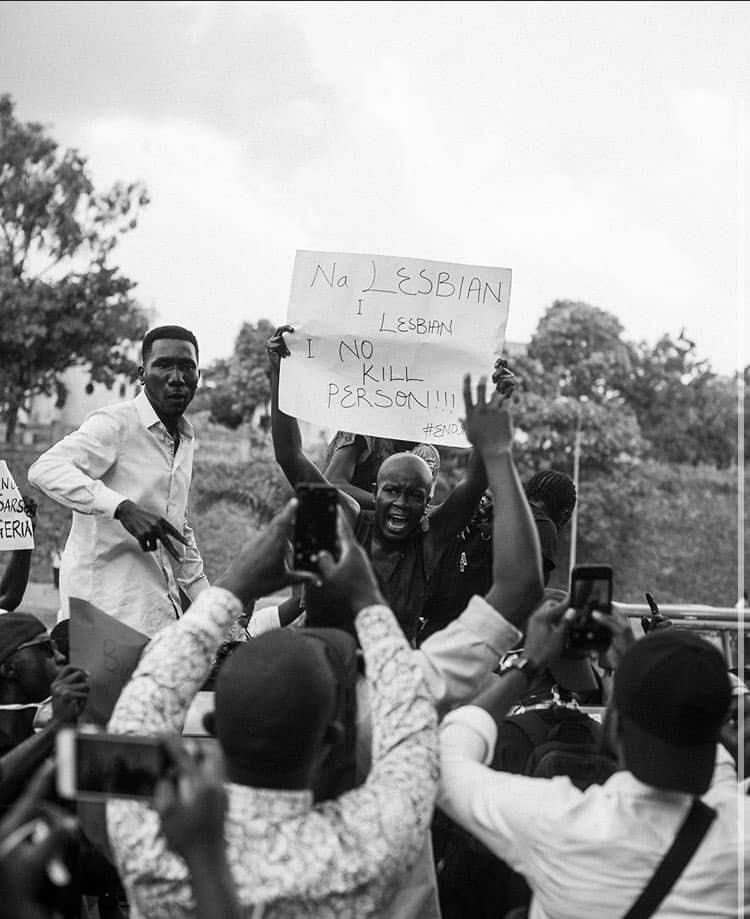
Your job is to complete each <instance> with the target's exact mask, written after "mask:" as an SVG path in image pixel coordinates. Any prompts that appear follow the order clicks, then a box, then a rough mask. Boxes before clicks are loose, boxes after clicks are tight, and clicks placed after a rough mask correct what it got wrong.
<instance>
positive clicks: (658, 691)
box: [613, 628, 731, 795]
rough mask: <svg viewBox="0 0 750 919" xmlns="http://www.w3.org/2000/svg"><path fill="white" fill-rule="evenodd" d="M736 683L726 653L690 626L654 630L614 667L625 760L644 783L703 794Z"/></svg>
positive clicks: (615, 692)
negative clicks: (730, 680)
mask: <svg viewBox="0 0 750 919" xmlns="http://www.w3.org/2000/svg"><path fill="white" fill-rule="evenodd" d="M730 696H731V689H730V684H729V677H728V675H727V669H726V664H725V661H724V658H723V657H722V655H721V653H720V652H719V651H718V650H717V649H716V648H715V647H714V646H713V645H711V644H709V643H708V642H707V641H705V640H704V639H702V638H699V637H698V636H696V635H694V634H692V633H691V632H689V631H687V630H685V629H676V628H673V629H667V630H662V631H656V632H651V633H649V634H648V635H647V636H646V637H645V638H642V639H640V640H639V641H637V642H636V643H635V644H634V645H633V646H632V647H631V648H630V650H629V651H628V652H627V653H626V654H625V656H624V658H623V660H622V662H621V664H620V666H619V668H618V669H617V671H616V672H615V683H614V695H613V703H614V707H615V709H616V710H617V713H618V716H619V722H620V742H621V743H622V748H623V753H624V757H625V764H626V766H627V768H628V769H629V770H630V771H631V772H632V773H633V775H634V776H635V777H636V778H637V779H639V780H640V781H641V782H644V783H645V784H647V785H652V786H654V787H656V788H661V789H665V790H670V791H681V792H686V793H688V794H693V795H703V794H704V793H705V792H706V791H707V790H708V788H709V786H710V784H711V777H712V775H713V770H714V762H715V757H716V744H717V741H718V738H719V731H720V729H721V726H722V724H723V722H724V719H725V717H726V714H727V711H728V709H729V701H730Z"/></svg>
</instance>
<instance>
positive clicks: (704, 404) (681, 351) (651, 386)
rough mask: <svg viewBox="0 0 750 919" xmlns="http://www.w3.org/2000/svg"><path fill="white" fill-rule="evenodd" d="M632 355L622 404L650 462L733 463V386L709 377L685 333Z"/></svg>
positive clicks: (664, 338)
mask: <svg viewBox="0 0 750 919" xmlns="http://www.w3.org/2000/svg"><path fill="white" fill-rule="evenodd" d="M635 354H636V356H635V360H634V362H633V374H632V378H631V381H630V383H629V385H628V388H627V392H626V399H627V401H628V404H629V405H630V406H631V407H632V408H633V410H634V411H635V413H636V415H637V416H638V421H639V424H640V426H641V430H642V431H643V434H644V437H646V439H647V440H648V441H649V442H650V444H651V450H650V453H651V455H652V456H653V458H654V459H657V460H661V461H663V462H667V463H690V464H692V465H694V466H695V465H698V464H699V463H709V464H711V465H713V466H716V468H718V469H722V468H726V467H728V466H730V465H731V464H732V463H733V462H734V461H735V460H736V457H737V385H738V380H737V379H735V380H729V379H724V378H722V377H719V376H717V375H716V374H715V373H713V372H712V370H711V368H710V365H709V363H708V361H707V360H701V359H700V358H699V356H698V353H697V348H696V345H695V342H693V341H691V340H690V339H689V338H687V336H686V335H685V330H684V329H683V330H682V331H681V332H680V334H679V335H678V336H677V338H672V337H671V336H670V335H668V334H665V335H662V337H661V338H660V339H659V341H658V342H657V343H656V345H654V346H653V347H651V346H649V345H647V344H646V343H644V342H642V343H641V344H640V345H639V346H638V347H637V349H635Z"/></svg>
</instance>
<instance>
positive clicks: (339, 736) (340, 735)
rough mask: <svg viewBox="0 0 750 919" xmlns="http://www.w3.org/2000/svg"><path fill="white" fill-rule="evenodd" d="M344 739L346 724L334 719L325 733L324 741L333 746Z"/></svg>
mask: <svg viewBox="0 0 750 919" xmlns="http://www.w3.org/2000/svg"><path fill="white" fill-rule="evenodd" d="M343 739H344V725H343V724H342V723H341V722H340V721H332V722H331V723H330V724H329V725H328V727H327V728H326V730H325V733H324V734H323V743H324V744H328V746H330V747H333V746H335V745H336V744H338V743H341V741H342V740H343Z"/></svg>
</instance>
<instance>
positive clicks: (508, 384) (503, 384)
mask: <svg viewBox="0 0 750 919" xmlns="http://www.w3.org/2000/svg"><path fill="white" fill-rule="evenodd" d="M492 382H493V383H494V384H495V390H496V391H497V392H498V393H499V394H500V395H501V396H505V397H506V398H507V397H508V396H510V395H512V394H513V390H514V389H515V388H516V375H515V373H513V371H512V370H511V369H510V367H509V366H508V362H507V361H505V360H503V358H502V357H499V358H498V359H497V360H496V361H495V368H494V370H493V371H492Z"/></svg>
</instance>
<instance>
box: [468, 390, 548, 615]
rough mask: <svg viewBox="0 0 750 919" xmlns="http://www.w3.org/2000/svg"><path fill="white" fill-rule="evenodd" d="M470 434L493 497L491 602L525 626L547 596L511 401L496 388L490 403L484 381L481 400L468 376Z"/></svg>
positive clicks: (479, 391)
mask: <svg viewBox="0 0 750 919" xmlns="http://www.w3.org/2000/svg"><path fill="white" fill-rule="evenodd" d="M464 398H465V401H466V421H465V428H466V436H467V438H468V439H469V441H470V443H472V444H473V446H474V449H475V450H476V452H477V453H478V454H479V455H480V456H481V457H482V459H483V461H484V466H485V468H486V470H487V477H488V479H489V484H490V488H491V489H492V495H493V499H494V502H493V503H494V507H495V515H494V523H493V532H492V586H491V587H490V590H489V592H488V593H487V597H486V599H487V602H488V603H489V604H490V605H491V606H494V607H495V609H496V610H498V612H500V613H502V615H503V616H504V617H505V618H506V619H507V620H508V621H509V622H511V623H513V625H516V626H519V627H521V628H522V627H523V625H524V623H525V622H526V619H527V618H528V617H529V615H530V614H531V612H532V610H534V609H535V607H536V606H537V604H538V603H539V601H540V600H541V598H542V594H543V589H544V585H543V581H542V562H541V553H540V548H539V537H538V535H537V530H536V526H535V524H534V518H533V517H532V514H531V510H530V508H529V504H528V501H527V500H526V495H525V494H524V490H523V486H522V485H521V481H520V479H519V477H518V472H517V471H516V467H515V464H514V462H513V423H512V420H511V417H510V410H509V406H508V401H507V399H506V398H505V397H503V396H502V395H500V394H499V393H498V392H495V393H494V394H493V395H492V397H491V399H490V400H489V402H488V401H487V398H486V388H485V387H484V386H483V385H482V382H481V381H480V383H479V386H478V387H477V401H476V404H474V402H473V400H472V395H471V379H470V378H469V377H467V378H466V380H465V385H464Z"/></svg>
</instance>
